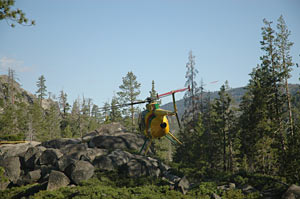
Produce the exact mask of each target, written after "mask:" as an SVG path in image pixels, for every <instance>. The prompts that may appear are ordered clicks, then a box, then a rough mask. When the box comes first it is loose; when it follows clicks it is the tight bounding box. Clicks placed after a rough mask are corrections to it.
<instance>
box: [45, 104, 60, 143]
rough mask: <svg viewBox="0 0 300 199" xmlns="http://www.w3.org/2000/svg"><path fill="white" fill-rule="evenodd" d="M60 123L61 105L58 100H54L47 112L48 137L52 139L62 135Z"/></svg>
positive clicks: (46, 126) (46, 128) (46, 127)
mask: <svg viewBox="0 0 300 199" xmlns="http://www.w3.org/2000/svg"><path fill="white" fill-rule="evenodd" d="M60 125H61V117H60V112H59V107H58V104H57V103H56V102H53V103H51V104H50V108H49V110H47V111H46V114H45V133H46V134H47V138H48V139H51V140H52V139H55V138H59V137H60V136H61V129H60Z"/></svg>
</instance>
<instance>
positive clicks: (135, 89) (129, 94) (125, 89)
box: [117, 72, 141, 131]
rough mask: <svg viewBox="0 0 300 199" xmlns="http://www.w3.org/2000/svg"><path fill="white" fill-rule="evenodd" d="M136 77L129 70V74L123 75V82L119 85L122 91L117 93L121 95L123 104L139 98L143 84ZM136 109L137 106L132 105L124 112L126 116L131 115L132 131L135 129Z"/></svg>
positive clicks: (120, 100) (120, 98) (120, 99)
mask: <svg viewBox="0 0 300 199" xmlns="http://www.w3.org/2000/svg"><path fill="white" fill-rule="evenodd" d="M136 79H137V78H136V76H135V75H134V74H133V72H128V73H127V75H126V76H125V77H123V84H122V85H120V86H119V88H120V89H121V91H119V92H118V93H117V95H118V97H119V102H121V103H122V104H126V103H133V102H135V101H136V100H137V97H138V96H139V95H140V93H141V91H140V87H141V84H140V83H139V82H138V81H137V80H136ZM136 110H137V108H134V107H133V105H131V106H130V108H129V109H128V108H124V109H123V114H124V115H125V118H126V117H129V116H130V120H131V124H130V126H129V127H131V129H132V131H134V129H135V123H134V121H135V120H134V114H135V112H136ZM125 124H126V123H125Z"/></svg>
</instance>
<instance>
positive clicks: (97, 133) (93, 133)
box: [82, 130, 99, 142]
mask: <svg viewBox="0 0 300 199" xmlns="http://www.w3.org/2000/svg"><path fill="white" fill-rule="evenodd" d="M98 135H99V132H98V131H97V130H96V131H94V132H91V133H88V134H86V135H84V136H83V137H82V141H83V142H89V141H90V140H91V139H93V138H94V137H96V136H98Z"/></svg>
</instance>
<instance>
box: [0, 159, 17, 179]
mask: <svg viewBox="0 0 300 199" xmlns="http://www.w3.org/2000/svg"><path fill="white" fill-rule="evenodd" d="M0 167H3V168H4V170H5V172H4V175H5V176H7V178H8V179H9V181H10V182H13V183H14V184H16V183H17V181H18V179H19V177H20V174H21V163H20V159H19V157H8V158H5V159H0Z"/></svg>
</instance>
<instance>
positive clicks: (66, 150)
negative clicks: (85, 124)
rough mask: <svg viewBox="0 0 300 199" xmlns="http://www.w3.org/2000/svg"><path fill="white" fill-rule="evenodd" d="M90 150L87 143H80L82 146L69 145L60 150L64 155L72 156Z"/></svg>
mask: <svg viewBox="0 0 300 199" xmlns="http://www.w3.org/2000/svg"><path fill="white" fill-rule="evenodd" d="M87 148H88V146H87V144H85V143H80V144H68V145H66V146H63V147H62V148H60V151H61V152H62V153H63V154H64V155H71V154H74V153H78V152H80V151H86V150H87Z"/></svg>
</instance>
